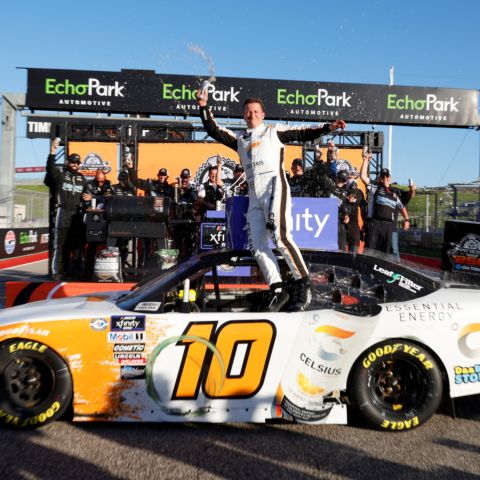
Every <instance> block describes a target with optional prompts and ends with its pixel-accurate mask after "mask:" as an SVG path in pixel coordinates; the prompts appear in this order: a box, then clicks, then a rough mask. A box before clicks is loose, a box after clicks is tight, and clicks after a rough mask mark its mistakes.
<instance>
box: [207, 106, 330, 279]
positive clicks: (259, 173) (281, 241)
mask: <svg viewBox="0 0 480 480" xmlns="http://www.w3.org/2000/svg"><path fill="white" fill-rule="evenodd" d="M200 115H201V118H202V122H203V126H204V127H205V130H206V132H207V133H208V134H209V135H210V136H211V137H212V138H214V139H215V140H217V141H218V142H220V143H223V144H224V145H226V146H227V147H230V148H232V149H233V150H235V151H236V152H237V153H238V155H239V156H240V161H241V162H242V165H243V168H244V170H245V175H246V178H247V183H248V189H249V190H248V191H249V206H248V212H247V222H248V226H249V240H250V244H251V249H252V252H253V254H254V255H255V258H256V260H257V262H258V264H259V266H260V269H261V270H262V273H263V275H264V276H265V279H266V280H267V282H268V284H269V285H272V284H274V283H279V282H281V281H282V278H281V276H280V269H279V266H278V263H277V259H276V258H275V255H274V254H273V252H272V250H271V249H270V247H269V244H268V242H269V238H270V237H272V238H273V241H274V243H275V245H276V247H277V248H278V250H279V251H280V253H281V254H282V255H283V257H284V258H285V261H286V262H287V264H288V266H289V268H290V270H291V272H292V275H293V277H294V279H295V280H299V279H301V278H304V277H307V276H308V270H307V266H306V265H305V262H304V260H303V257H302V254H301V253H300V250H299V249H298V247H297V245H296V244H295V242H294V241H293V239H292V235H291V230H292V217H291V197H290V188H289V185H288V182H287V179H286V176H285V170H284V168H283V162H284V153H285V147H284V143H287V142H292V141H300V142H305V141H310V140H314V139H315V138H318V137H319V136H320V135H322V134H324V133H327V132H329V127H328V125H323V124H321V125H320V126H317V127H311V126H296V127H290V126H285V125H266V124H264V123H262V124H261V125H260V126H258V127H256V128H253V129H252V128H249V129H247V130H244V131H241V132H238V133H234V132H232V131H231V130H228V129H226V128H222V127H220V126H219V125H218V124H217V123H216V122H215V119H214V117H213V115H212V113H211V111H210V109H209V108H208V107H201V109H200ZM272 187H273V189H272ZM272 190H273V191H272ZM269 220H273V229H272V230H269V229H268V228H267V222H268V221H269Z"/></svg>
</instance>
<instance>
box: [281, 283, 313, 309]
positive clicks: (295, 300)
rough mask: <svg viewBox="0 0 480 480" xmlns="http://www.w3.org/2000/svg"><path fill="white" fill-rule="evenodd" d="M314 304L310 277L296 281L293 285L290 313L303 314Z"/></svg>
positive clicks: (289, 304)
mask: <svg viewBox="0 0 480 480" xmlns="http://www.w3.org/2000/svg"><path fill="white" fill-rule="evenodd" d="M311 302H312V284H311V282H310V279H309V278H308V277H303V278H301V279H300V280H295V281H294V282H293V283H292V287H291V295H290V302H289V303H288V306H287V311H289V312H303V311H305V310H307V309H308V307H309V306H310V303H311Z"/></svg>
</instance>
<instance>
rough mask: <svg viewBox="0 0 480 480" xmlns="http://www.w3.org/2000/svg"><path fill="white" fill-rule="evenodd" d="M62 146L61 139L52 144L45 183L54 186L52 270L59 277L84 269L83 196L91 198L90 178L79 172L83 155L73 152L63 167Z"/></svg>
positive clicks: (52, 193) (73, 274)
mask: <svg viewBox="0 0 480 480" xmlns="http://www.w3.org/2000/svg"><path fill="white" fill-rule="evenodd" d="M58 146H59V141H58V140H57V139H55V140H52V142H51V144H50V155H49V156H48V160H47V167H46V172H47V173H46V175H45V180H44V182H45V185H47V186H48V187H49V189H50V195H51V200H52V202H53V215H52V220H53V241H52V252H51V255H50V271H51V274H52V277H53V278H54V279H55V280H58V281H61V280H62V279H63V278H64V277H65V276H66V275H68V276H76V275H78V273H79V272H80V270H81V261H82V246H83V242H84V240H85V226H84V223H83V211H82V206H81V204H82V200H83V201H85V202H89V201H91V199H92V195H91V194H90V193H89V187H88V182H87V180H86V178H85V177H84V176H83V175H82V174H81V173H80V172H79V168H80V155H78V154H77V153H71V154H70V155H69V156H68V157H67V161H66V164H65V166H64V167H63V169H62V170H60V169H58V168H57V167H56V165H55V155H56V153H57V149H58Z"/></svg>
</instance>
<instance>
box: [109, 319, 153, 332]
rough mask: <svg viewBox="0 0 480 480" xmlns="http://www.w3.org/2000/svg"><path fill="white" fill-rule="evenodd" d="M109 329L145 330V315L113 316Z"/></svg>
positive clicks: (125, 330) (124, 330) (113, 330)
mask: <svg viewBox="0 0 480 480" xmlns="http://www.w3.org/2000/svg"><path fill="white" fill-rule="evenodd" d="M111 320H112V323H111V327H110V330H111V331H112V332H118V331H122V332H131V331H138V330H145V315H121V316H113V317H112V319H111Z"/></svg>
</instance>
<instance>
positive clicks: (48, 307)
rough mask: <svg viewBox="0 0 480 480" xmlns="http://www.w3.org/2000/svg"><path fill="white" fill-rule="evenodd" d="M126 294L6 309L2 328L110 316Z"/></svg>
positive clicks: (64, 300)
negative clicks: (16, 324)
mask: <svg viewBox="0 0 480 480" xmlns="http://www.w3.org/2000/svg"><path fill="white" fill-rule="evenodd" d="M124 293H126V292H112V293H101V294H92V295H82V296H79V297H68V298H59V299H53V300H52V299H50V300H42V301H39V302H31V303H27V304H25V305H19V306H18V307H11V308H6V309H5V310H2V311H1V312H0V326H2V325H7V324H11V323H18V322H27V321H42V320H61V319H65V320H67V319H72V318H89V317H94V316H99V315H100V316H102V315H110V314H112V313H113V312H116V311H119V309H118V307H117V306H116V304H115V300H116V299H118V298H119V297H120V296H121V295H123V294H124Z"/></svg>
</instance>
